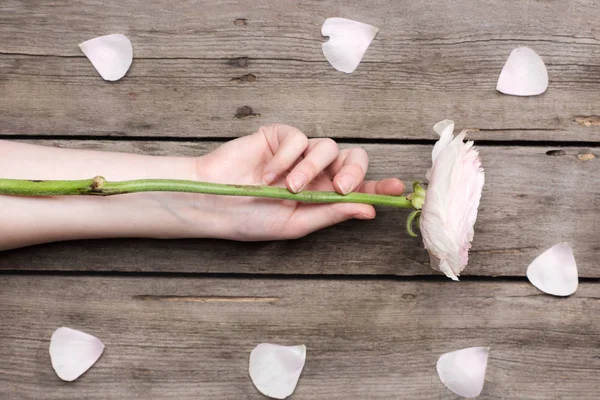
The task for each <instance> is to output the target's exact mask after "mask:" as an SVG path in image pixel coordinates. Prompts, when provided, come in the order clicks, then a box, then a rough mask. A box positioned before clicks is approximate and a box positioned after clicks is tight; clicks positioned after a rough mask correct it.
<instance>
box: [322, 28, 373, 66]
mask: <svg viewBox="0 0 600 400" xmlns="http://www.w3.org/2000/svg"><path fill="white" fill-rule="evenodd" d="M377 32H379V29H377V28H376V27H374V26H371V25H367V24H363V23H362V22H357V21H352V20H349V19H345V18H327V20H325V23H324V24H323V27H322V28H321V34H322V35H323V36H329V41H327V42H325V43H323V54H324V55H325V58H326V59H327V61H329V64H331V65H332V66H333V68H335V69H337V70H338V71H342V72H346V73H348V74H349V73H351V72H353V71H354V70H355V69H356V67H358V64H359V63H360V61H361V60H362V58H363V56H364V55H365V52H366V51H367V48H368V47H369V45H370V44H371V42H372V41H373V39H374V38H375V36H376V35H377Z"/></svg>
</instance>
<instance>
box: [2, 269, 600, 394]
mask: <svg viewBox="0 0 600 400" xmlns="http://www.w3.org/2000/svg"><path fill="white" fill-rule="evenodd" d="M0 286H1V287H2V288H3V289H2V291H1V292H0V304H2V316H3V321H2V324H1V325H0V359H2V364H1V365H0V397H2V398H6V399H15V398H36V399H37V398H42V397H43V398H44V399H65V398H78V399H125V398H144V399H178V400H179V399H234V398H235V399H262V398H263V397H262V396H261V395H260V394H259V393H258V392H257V391H256V390H255V389H254V387H253V386H252V383H251V381H250V379H249V378H248V372H247V367H248V356H249V352H250V351H251V349H252V348H253V347H254V346H255V345H256V344H258V343H261V342H274V343H281V344H300V343H304V344H306V345H307V348H308V351H307V363H306V367H305V369H304V371H303V374H302V377H301V379H300V383H299V385H298V388H297V390H296V392H295V394H294V396H293V398H294V399H296V400H298V399H311V400H312V399H329V400H336V399H367V398H368V399H385V400H387V399H392V398H393V399H411V400H421V399H427V400H429V399H434V398H435V399H455V398H456V396H453V395H452V394H451V393H450V392H448V391H447V390H446V389H445V388H444V387H443V385H442V384H441V383H440V382H439V379H438V377H437V374H436V370H435V363H436V360H437V358H438V356H439V355H440V354H442V353H444V352H447V351H451V350H455V349H459V348H463V347H469V346H480V345H487V346H490V347H491V353H490V360H489V365H488V369H487V376H486V384H485V387H484V391H483V394H482V396H481V397H480V398H481V399H517V398H518V399H531V400H534V399H539V400H542V399H550V398H552V399H590V400H591V399H597V398H598V396H599V395H600V391H599V387H600V357H599V352H598V349H599V348H600V322H599V320H598V318H593V317H592V316H594V315H598V313H599V312H600V301H599V298H598V292H599V284H598V283H584V284H582V285H581V286H580V287H579V290H578V291H577V293H576V294H575V295H573V296H572V297H570V298H566V299H559V298H554V297H550V296H546V295H544V294H541V293H540V292H538V291H537V289H535V288H534V287H533V286H531V285H529V284H528V283H525V282H496V283H492V282H471V283H461V284H454V283H452V282H443V283H441V282H395V281H377V280H374V281H331V280H299V281H295V280H238V279H223V280H215V279H191V278H124V277H85V276H80V277H60V276H35V275H34V276H11V275H2V276H0ZM60 326H69V327H72V328H76V329H81V330H84V331H86V332H89V333H91V334H94V335H96V336H98V337H99V338H101V339H102V340H103V341H104V343H105V344H106V351H105V353H104V355H103V356H102V357H101V358H100V360H99V361H98V362H97V364H96V365H95V366H94V367H93V368H92V369H91V370H89V371H88V372H87V373H86V374H85V375H84V376H82V377H81V378H80V379H79V380H78V381H76V382H74V383H65V382H62V381H60V380H59V379H58V378H57V377H56V375H55V374H54V371H53V370H52V367H51V365H50V360H49V355H48V344H49V338H50V336H51V334H52V332H53V330H54V329H56V328H58V327H60Z"/></svg>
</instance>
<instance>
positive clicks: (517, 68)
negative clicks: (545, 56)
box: [496, 47, 548, 96]
mask: <svg viewBox="0 0 600 400" xmlns="http://www.w3.org/2000/svg"><path fill="white" fill-rule="evenodd" d="M547 88H548V71H547V70H546V65H545V64H544V61H543V60H542V58H541V57H540V56H539V55H538V54H537V53H536V52H535V51H533V50H532V49H530V48H529V47H518V48H516V49H514V50H513V51H512V52H511V53H510V55H509V56H508V60H506V64H504V68H502V72H501V73H500V77H499V78H498V84H497V85H496V90H498V91H499V92H502V93H504V94H511V95H514V96H535V95H538V94H542V93H544V92H545V91H546V89H547Z"/></svg>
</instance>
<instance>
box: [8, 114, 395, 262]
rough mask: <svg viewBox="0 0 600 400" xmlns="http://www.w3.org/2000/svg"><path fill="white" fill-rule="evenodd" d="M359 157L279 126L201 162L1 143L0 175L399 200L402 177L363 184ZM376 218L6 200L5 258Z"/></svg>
mask: <svg viewBox="0 0 600 400" xmlns="http://www.w3.org/2000/svg"><path fill="white" fill-rule="evenodd" d="M368 165H369V159H368V155H367V153H366V152H365V151H364V150H363V149H361V148H351V149H345V150H339V148H338V145H337V143H335V141H333V140H331V139H308V138H307V137H306V135H304V134H303V133H302V132H300V131H299V130H297V129H296V128H293V127H290V126H287V125H282V124H273V125H267V126H263V127H261V128H260V129H259V130H258V131H257V132H256V133H254V134H252V135H248V136H244V137H241V138H238V139H235V140H232V141H230V142H227V143H225V144H223V145H222V146H220V147H219V148H217V149H216V150H215V151H213V152H211V153H208V154H206V155H203V156H198V157H158V156H144V155H136V154H128V153H111V152H100V151H91V150H73V149H60V148H53V147H43V146H35V145H29V144H23V143H16V142H7V141H0V176H1V177H2V178H12V179H40V180H45V179H90V178H93V177H94V176H96V175H102V176H103V177H105V178H106V179H107V180H111V181H122V180H130V179H152V178H157V179H186V180H197V181H204V182H215V183H233V184H247V185H261V184H268V185H274V186H282V187H287V188H288V190H290V191H292V192H295V193H297V192H299V191H301V190H304V189H310V190H319V191H336V192H338V193H340V194H347V193H349V192H354V191H360V192H365V193H376V194H386V195H401V194H402V193H403V191H404V184H403V183H402V182H401V181H400V180H398V179H396V178H388V179H384V180H381V181H368V180H365V174H366V172H367V169H368ZM352 218H355V219H363V220H366V219H372V218H375V209H374V208H373V206H371V205H368V204H352V203H335V204H306V203H298V202H295V201H290V200H277V199H259V198H251V197H232V196H215V195H204V194H191V193H134V194H127V195H119V196H111V197H77V196H73V197H68V196H64V197H63V196H61V197H32V198H26V197H13V196H0V250H6V249H11V248H17V247H23V246H29V245H33V244H39V243H47V242H53V241H60V240H74V239H95V238H115V237H149V238H220V239H230V240H242V241H259V240H279V239H294V238H299V237H302V236H305V235H307V234H309V233H311V232H314V231H316V230H319V229H322V228H325V227H327V226H331V225H334V224H337V223H340V222H343V221H346V220H348V219H352Z"/></svg>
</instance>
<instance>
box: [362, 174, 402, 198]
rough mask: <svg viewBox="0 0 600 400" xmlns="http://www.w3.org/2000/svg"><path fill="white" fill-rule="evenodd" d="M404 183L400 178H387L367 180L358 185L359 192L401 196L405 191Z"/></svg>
mask: <svg viewBox="0 0 600 400" xmlns="http://www.w3.org/2000/svg"><path fill="white" fill-rule="evenodd" d="M404 189H405V187H404V183H403V182H402V181H401V180H400V179H398V178H386V179H382V180H380V181H365V182H363V183H362V184H361V185H360V186H359V187H358V190H357V191H358V192H361V193H372V194H386V195H389V196H400V195H401V194H402V193H404Z"/></svg>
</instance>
